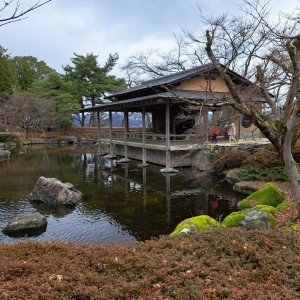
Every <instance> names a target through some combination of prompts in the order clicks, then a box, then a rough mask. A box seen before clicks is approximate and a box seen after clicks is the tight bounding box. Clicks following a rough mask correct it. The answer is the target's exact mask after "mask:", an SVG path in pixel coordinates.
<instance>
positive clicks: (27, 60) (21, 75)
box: [12, 56, 55, 91]
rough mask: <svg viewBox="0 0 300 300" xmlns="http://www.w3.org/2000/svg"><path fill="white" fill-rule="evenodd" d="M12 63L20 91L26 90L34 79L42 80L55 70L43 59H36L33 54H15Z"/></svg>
mask: <svg viewBox="0 0 300 300" xmlns="http://www.w3.org/2000/svg"><path fill="white" fill-rule="evenodd" d="M12 64H13V67H14V72H15V76H16V78H17V80H18V83H19V86H20V89H21V91H27V90H28V89H29V88H30V87H31V86H32V84H33V82H34V81H35V80H42V79H44V78H46V77H47V76H49V74H51V73H52V72H55V71H54V70H53V69H51V68H50V67H48V66H47V65H46V63H45V62H44V61H38V60H37V58H35V57H33V56H15V57H13V58H12Z"/></svg>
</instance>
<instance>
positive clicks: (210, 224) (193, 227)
mask: <svg viewBox="0 0 300 300" xmlns="http://www.w3.org/2000/svg"><path fill="white" fill-rule="evenodd" d="M219 227H220V223H219V222H218V221H217V220H215V219H213V218H211V217H210V216H207V215H201V216H197V217H193V218H189V219H186V220H184V221H182V222H180V223H179V224H178V225H177V226H176V228H175V230H174V231H173V232H172V233H171V234H170V236H175V235H181V234H185V233H189V232H191V231H208V230H213V229H214V228H219Z"/></svg>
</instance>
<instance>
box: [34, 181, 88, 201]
mask: <svg viewBox="0 0 300 300" xmlns="http://www.w3.org/2000/svg"><path fill="white" fill-rule="evenodd" d="M81 196H82V193H81V192H80V191H78V190H77V189H75V188H74V186H73V185H72V184H71V183H68V182H65V183H63V182H61V181H59V180H58V179H56V178H45V177H43V176H41V177H40V178H39V179H38V181H37V182H36V184H35V186H34V188H33V190H32V192H31V193H30V196H29V198H30V200H31V201H36V202H43V203H47V204H53V205H65V206H74V205H76V204H77V203H78V202H79V201H80V199H81Z"/></svg>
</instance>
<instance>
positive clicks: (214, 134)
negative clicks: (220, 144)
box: [210, 125, 219, 144]
mask: <svg viewBox="0 0 300 300" xmlns="http://www.w3.org/2000/svg"><path fill="white" fill-rule="evenodd" d="M218 135H219V129H218V127H217V126H216V125H214V127H213V129H212V131H211V133H210V136H211V142H212V143H213V144H216V143H217V136H218Z"/></svg>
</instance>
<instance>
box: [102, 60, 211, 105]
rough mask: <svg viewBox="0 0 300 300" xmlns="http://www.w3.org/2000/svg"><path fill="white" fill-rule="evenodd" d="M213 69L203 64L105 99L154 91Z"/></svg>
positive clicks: (146, 82)
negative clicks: (147, 90)
mask: <svg viewBox="0 0 300 300" xmlns="http://www.w3.org/2000/svg"><path fill="white" fill-rule="evenodd" d="M213 69H215V67H214V66H213V64H211V63H210V64H205V65H202V66H199V67H194V68H192V69H188V70H184V71H181V72H177V73H174V74H171V75H167V76H163V77H158V78H155V79H152V80H148V81H145V82H143V83H142V84H140V85H138V86H135V87H132V88H129V89H126V90H123V91H120V92H117V93H114V94H112V95H109V96H108V97H107V98H108V99H111V98H118V96H122V95H126V94H131V93H133V92H136V91H142V90H146V89H154V88H155V87H160V86H170V85H172V84H176V83H178V82H180V81H182V80H183V79H186V78H191V77H193V76H196V75H199V74H202V73H205V72H207V71H210V70H213Z"/></svg>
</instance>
